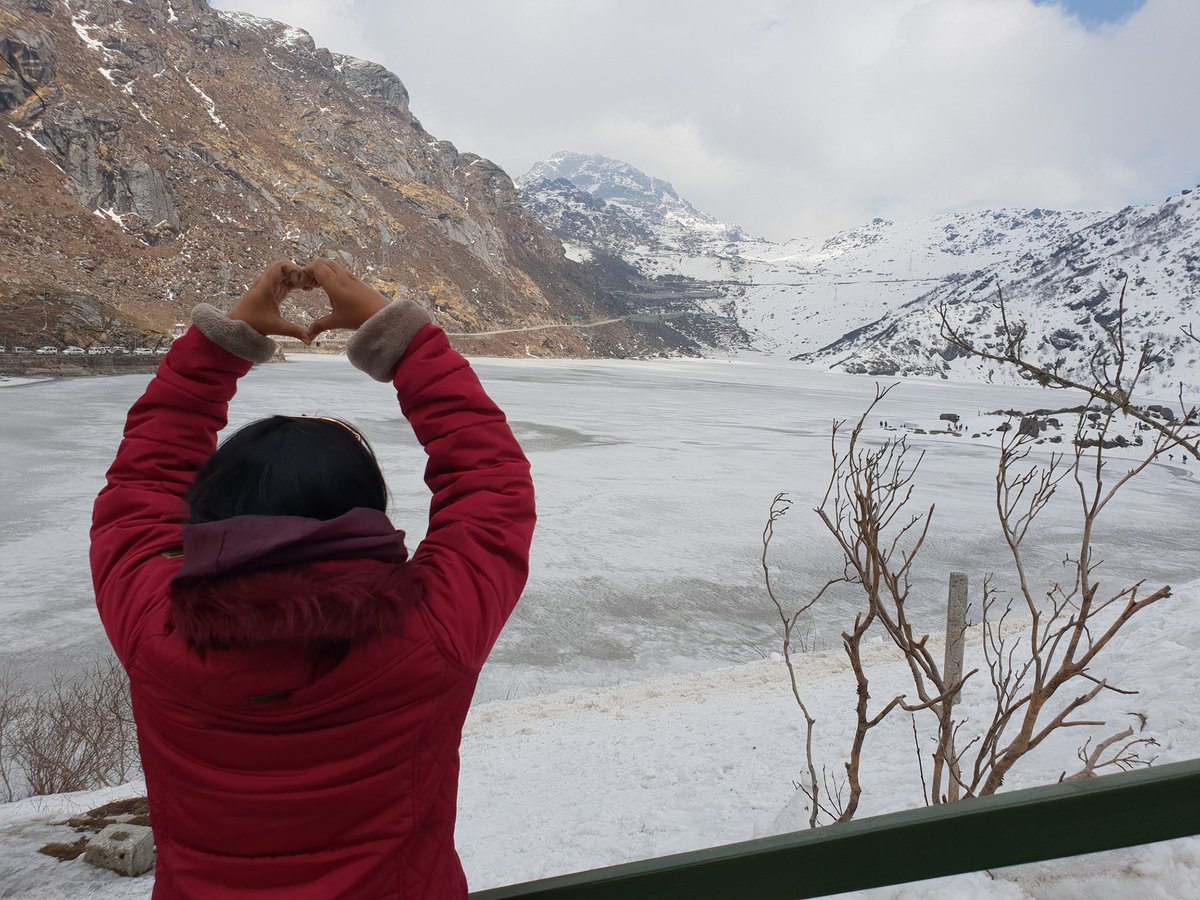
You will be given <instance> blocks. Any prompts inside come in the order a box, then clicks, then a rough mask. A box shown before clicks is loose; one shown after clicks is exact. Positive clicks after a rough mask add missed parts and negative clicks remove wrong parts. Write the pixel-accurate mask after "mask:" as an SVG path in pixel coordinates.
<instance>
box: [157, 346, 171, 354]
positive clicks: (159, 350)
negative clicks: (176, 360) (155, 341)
mask: <svg viewBox="0 0 1200 900" xmlns="http://www.w3.org/2000/svg"><path fill="white" fill-rule="evenodd" d="M170 349H171V348H170V347H158V348H156V349H155V351H154V355H155V356H166V355H167V351H168V350H170Z"/></svg>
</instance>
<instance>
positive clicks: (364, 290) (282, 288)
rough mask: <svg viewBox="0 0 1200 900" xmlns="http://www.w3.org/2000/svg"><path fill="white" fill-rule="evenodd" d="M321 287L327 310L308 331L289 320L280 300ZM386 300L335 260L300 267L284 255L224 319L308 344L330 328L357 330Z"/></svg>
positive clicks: (256, 281)
mask: <svg viewBox="0 0 1200 900" xmlns="http://www.w3.org/2000/svg"><path fill="white" fill-rule="evenodd" d="M315 287H321V288H324V290H325V293H326V294H327V295H328V296H329V305H330V307H331V308H332V311H331V312H330V313H328V314H326V315H324V316H321V317H320V318H319V319H317V320H316V321H315V322H313V323H312V324H311V325H310V326H309V327H308V328H307V329H306V328H303V327H302V326H300V325H297V324H296V323H294V322H289V321H288V320H287V319H285V318H284V317H283V314H282V313H281V312H280V308H279V307H280V304H281V303H282V302H283V300H284V298H286V297H287V295H288V294H289V293H291V292H292V291H293V290H296V289H299V290H303V291H307V290H311V289H313V288H315ZM388 303H389V301H388V298H387V297H385V296H384V295H383V294H381V293H379V292H378V291H376V290H374V289H373V288H370V287H368V286H367V285H365V284H363V282H362V281H360V280H359V279H358V278H356V277H355V276H354V275H352V274H351V273H350V272H348V271H347V270H346V269H345V268H344V267H343V266H342V265H341V264H340V263H337V262H334V261H333V260H331V259H318V260H314V261H313V262H312V263H311V264H309V265H308V266H306V267H304V268H303V269H302V268H300V267H299V266H297V265H296V264H295V263H294V262H292V261H291V260H287V259H281V260H276V261H275V262H273V263H271V264H270V265H269V266H267V268H266V270H265V271H264V272H263V273H262V274H261V275H259V276H258V278H256V279H255V280H254V283H253V284H251V285H250V289H249V290H247V291H246V293H245V294H244V295H243V296H242V298H241V299H240V300H239V301H238V302H237V303H236V304H235V305H234V307H233V309H231V310H230V311H229V318H231V319H238V320H240V321H243V322H245V323H246V324H247V325H249V326H250V327H252V328H253V329H254V330H255V331H257V332H258V333H259V334H262V335H272V334H278V335H288V336H289V337H294V338H298V339H299V340H301V341H303V342H304V343H305V344H311V343H312V341H313V339H314V338H316V337H317V335H319V334H321V333H322V332H324V331H329V330H330V329H332V328H348V329H351V330H353V329H357V328H358V327H359V326H360V325H362V324H363V322H365V321H367V319H369V318H371V316H373V315H374V314H375V313H377V312H379V310H381V309H383V308H384V307H385V306H387V305H388Z"/></svg>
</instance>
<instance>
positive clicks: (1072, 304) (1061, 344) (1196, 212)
mask: <svg viewBox="0 0 1200 900" xmlns="http://www.w3.org/2000/svg"><path fill="white" fill-rule="evenodd" d="M1198 198H1200V193H1197V192H1196V191H1193V190H1185V191H1182V192H1181V193H1179V194H1177V195H1175V196H1172V197H1169V198H1167V199H1166V200H1165V201H1164V202H1163V203H1161V204H1156V205H1150V206H1143V207H1129V208H1126V209H1124V210H1122V211H1120V212H1119V213H1117V214H1115V215H1112V216H1108V217H1106V218H1103V219H1101V220H1100V221H1098V222H1095V223H1093V224H1091V225H1089V226H1088V227H1085V228H1081V229H1079V230H1076V231H1074V232H1072V233H1070V234H1067V235H1065V236H1063V237H1062V238H1060V239H1059V240H1058V241H1057V242H1055V243H1053V244H1052V245H1050V246H1042V247H1041V248H1037V247H1031V248H1029V249H1027V250H1026V251H1025V252H1024V253H1022V254H1021V255H1019V256H1017V257H1015V258H1013V257H1011V256H1010V257H1008V258H1002V259H997V260H995V261H994V262H992V263H990V264H989V265H987V266H986V267H984V268H982V269H981V270H980V271H976V272H972V273H966V274H960V275H956V276H954V277H951V278H948V279H946V280H945V281H944V282H943V283H941V284H938V285H937V286H936V287H934V288H933V290H930V291H928V292H927V293H924V294H922V295H921V296H920V297H917V298H915V299H914V300H912V301H910V302H908V303H906V304H904V305H903V306H901V307H899V308H897V309H894V310H892V311H890V312H888V313H886V314H885V315H883V316H881V317H880V318H879V319H878V320H876V321H873V322H871V323H870V324H868V325H867V326H866V327H864V328H860V329H858V330H856V331H852V332H850V333H847V334H846V335H844V336H843V337H841V338H839V339H838V340H835V341H833V342H831V343H830V344H829V345H828V346H825V347H823V348H821V349H820V350H818V351H817V352H814V353H807V354H803V355H802V356H801V357H800V358H801V359H802V360H804V361H806V362H811V363H816V364H820V365H823V366H829V367H832V368H838V369H842V370H844V371H848V372H859V373H868V374H886V375H923V376H938V377H953V378H959V379H962V378H969V379H971V380H977V379H986V380H992V379H1002V378H1003V379H1006V380H1012V379H1013V378H1014V377H1015V375H1014V373H1011V372H999V371H993V370H992V367H991V365H990V364H986V363H982V362H980V361H977V360H972V359H965V358H961V357H960V356H959V355H958V354H957V353H956V352H955V351H954V349H953V348H950V347H948V346H947V345H946V343H945V341H944V340H943V339H942V338H941V336H940V328H939V325H940V322H939V319H938V316H937V313H936V310H937V309H938V308H939V307H940V306H946V307H948V308H949V310H950V319H951V321H952V322H954V323H955V324H956V325H958V326H960V327H961V328H962V330H963V333H964V334H965V335H967V336H969V337H971V338H973V339H974V340H976V341H977V342H979V343H982V344H984V345H987V346H991V347H997V346H998V340H999V339H998V338H997V337H996V329H997V327H998V324H999V321H998V319H999V315H998V311H997V310H996V308H995V305H994V302H995V299H996V290H997V287H998V286H1001V287H1002V289H1003V291H1004V296H1005V300H1006V302H1007V304H1008V307H1009V311H1010V315H1011V316H1013V317H1015V318H1016V319H1019V320H1024V321H1025V322H1026V323H1027V325H1028V329H1029V334H1030V335H1032V336H1034V337H1032V338H1031V339H1030V341H1029V342H1028V349H1029V352H1030V354H1031V356H1033V357H1035V358H1038V359H1041V360H1043V361H1045V362H1047V363H1057V364H1060V365H1061V366H1063V367H1064V369H1066V370H1068V371H1074V372H1077V373H1079V372H1085V371H1086V366H1087V361H1088V357H1089V355H1090V353H1091V351H1092V349H1093V348H1095V347H1096V346H1097V345H1098V344H1100V343H1102V342H1103V341H1104V340H1105V339H1106V331H1105V329H1106V328H1108V327H1110V326H1112V325H1113V323H1114V322H1115V321H1116V319H1117V315H1118V311H1117V307H1118V302H1119V297H1120V294H1121V290H1122V287H1124V288H1125V307H1126V311H1125V330H1126V340H1127V343H1128V344H1129V345H1131V346H1135V347H1136V346H1140V345H1141V344H1142V343H1143V342H1144V341H1146V340H1149V341H1151V342H1152V343H1153V344H1154V345H1155V346H1156V347H1158V348H1159V349H1160V350H1161V351H1163V356H1162V359H1161V361H1160V362H1159V363H1158V364H1157V365H1156V366H1155V368H1154V370H1153V371H1152V372H1151V373H1150V377H1149V381H1148V382H1147V385H1148V386H1150V385H1152V386H1154V387H1156V388H1158V389H1160V390H1162V391H1164V392H1166V393H1168V394H1173V393H1175V391H1176V390H1177V388H1178V384H1179V382H1181V381H1182V382H1183V383H1184V384H1185V385H1186V386H1187V388H1188V390H1189V391H1195V390H1198V389H1200V343H1197V342H1196V341H1192V340H1190V339H1189V338H1187V336H1186V335H1184V334H1183V332H1182V331H1181V328H1182V327H1185V326H1193V327H1194V326H1195V325H1197V324H1200V305H1198V301H1200V199H1198Z"/></svg>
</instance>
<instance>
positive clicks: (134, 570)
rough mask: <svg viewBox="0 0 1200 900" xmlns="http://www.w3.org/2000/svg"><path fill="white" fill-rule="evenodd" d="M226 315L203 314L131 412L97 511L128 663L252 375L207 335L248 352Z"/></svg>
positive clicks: (112, 608)
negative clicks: (192, 498) (202, 470)
mask: <svg viewBox="0 0 1200 900" xmlns="http://www.w3.org/2000/svg"><path fill="white" fill-rule="evenodd" d="M204 309H207V310H210V311H211V312H210V313H205V312H204V311H203V310H204ZM214 314H215V315H214ZM217 317H220V318H221V319H223V318H224V317H222V316H220V314H219V313H217V311H216V310H215V309H212V307H207V308H198V309H197V312H196V314H195V319H194V321H196V322H197V326H193V327H192V328H190V329H189V330H188V332H187V333H186V334H185V335H183V336H182V337H180V338H179V339H178V340H176V341H175V343H174V344H173V345H172V346H171V349H170V351H169V352H168V353H167V355H166V356H165V357H163V360H162V363H161V364H160V365H159V368H158V372H157V373H156V374H155V376H154V378H153V379H152V380H151V381H150V384H149V386H148V387H147V388H146V392H145V393H144V394H143V395H142V396H141V398H140V399H139V400H138V401H137V402H136V403H134V405H133V407H132V408H131V409H130V411H129V415H128V417H127V419H126V422H125V432H124V438H123V440H122V441H121V445H120V447H119V448H118V450H117V456H116V459H115V460H114V461H113V463H112V466H111V467H109V470H108V474H107V476H106V478H107V483H106V485H105V486H104V488H103V489H102V490H101V491H100V495H99V496H98V497H97V498H96V503H95V507H94V509H93V512H92V530H91V566H92V583H93V585H94V587H95V591H96V605H97V608H98V610H99V612H100V620H101V621H102V622H103V623H104V628H105V631H106V632H107V633H108V637H109V640H110V641H111V642H112V645H113V648H114V649H115V650H116V652H117V656H118V657H119V658H120V659H121V660H122V661H127V659H128V657H129V656H130V655H131V653H132V650H133V646H134V643H135V636H136V633H137V631H138V630H139V623H140V622H141V621H142V619H143V617H144V616H145V615H146V613H147V612H149V611H150V609H151V608H152V607H153V606H154V604H155V602H156V601H161V600H162V598H163V597H165V593H166V591H165V588H166V579H167V577H169V572H170V571H173V569H174V567H173V566H170V565H168V564H166V563H167V561H166V560H163V559H161V557H160V554H162V552H163V551H165V550H170V549H174V548H177V547H179V546H180V543H181V539H182V528H183V523H184V519H185V517H186V514H187V510H186V506H185V504H184V501H183V496H184V494H185V493H186V492H187V490H188V488H189V487H190V486H191V483H192V479H193V477H194V475H195V473H196V470H197V469H198V468H199V467H200V466H201V465H202V464H203V463H204V462H205V461H206V460H207V459H208V458H209V456H211V455H212V453H213V450H215V449H216V444H217V432H219V431H220V430H221V429H222V428H224V427H225V424H226V420H227V412H228V408H229V401H230V399H231V398H232V397H233V395H234V393H235V391H236V390H237V380H238V378H240V377H241V376H242V375H244V374H245V373H246V372H247V371H248V370H249V369H250V364H251V363H250V360H249V359H246V358H243V357H241V356H238V355H236V354H235V353H234V352H230V351H229V350H226V349H223V347H222V346H219V345H218V344H217V343H214V342H213V340H210V339H209V338H208V337H206V336H205V333H204V331H203V330H202V329H206V326H208V325H210V324H211V325H212V327H210V328H208V329H207V330H210V331H212V333H213V335H214V339H215V340H220V341H222V342H223V343H226V344H227V345H229V346H231V347H233V348H234V349H237V350H242V349H243V348H242V346H241V345H239V344H238V343H237V342H236V341H233V342H231V341H228V340H225V337H226V336H225V335H223V334H222V332H223V331H225V332H228V331H229V330H230V326H228V325H226V324H223V323H217V321H216V320H217ZM225 321H226V322H227V321H228V320H225ZM237 324H238V325H240V324H243V323H237ZM246 327H247V328H248V327H249V326H246ZM234 333H236V330H235V331H234ZM272 343H273V342H272ZM259 349H260V351H261V350H262V349H263V348H262V347H260V348H259ZM160 562H161V563H163V564H162V565H160V564H159V563H160ZM147 579H149V580H150V581H152V582H154V583H153V584H150V583H147V581H146V580H147ZM159 581H161V584H158V583H157V582H159ZM160 588H161V590H160ZM159 595H162V596H159Z"/></svg>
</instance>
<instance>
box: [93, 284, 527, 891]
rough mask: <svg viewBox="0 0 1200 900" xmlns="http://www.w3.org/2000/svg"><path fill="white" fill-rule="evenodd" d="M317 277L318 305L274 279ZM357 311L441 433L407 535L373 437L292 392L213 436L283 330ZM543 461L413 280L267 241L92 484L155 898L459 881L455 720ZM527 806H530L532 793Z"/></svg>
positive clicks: (362, 359)
mask: <svg viewBox="0 0 1200 900" xmlns="http://www.w3.org/2000/svg"><path fill="white" fill-rule="evenodd" d="M317 286H319V287H321V288H323V289H324V290H325V292H326V293H327V294H328V296H329V301H330V305H331V312H330V313H329V314H328V315H325V316H323V317H322V318H320V319H318V320H317V321H316V322H314V323H313V325H312V326H311V327H310V328H308V329H304V328H301V327H300V326H299V325H297V324H295V323H292V322H288V321H286V320H285V319H284V318H283V316H282V315H281V313H280V302H281V300H282V299H283V298H284V297H285V296H286V295H287V294H288V292H289V291H291V290H294V289H297V288H307V287H317ZM330 328H345V329H351V330H354V332H355V333H354V334H353V335H352V337H351V339H350V341H349V343H348V346H347V356H348V357H349V359H350V362H351V363H353V364H354V365H355V366H356V367H358V368H359V369H361V370H363V371H364V372H366V373H367V374H368V375H370V376H371V377H373V378H374V379H376V380H378V381H381V382H390V383H391V384H392V385H393V386H394V388H395V390H396V393H397V395H398V398H399V402H400V409H401V411H402V413H403V414H404V416H405V417H406V418H407V419H408V422H409V423H410V425H411V426H412V429H413V431H414V432H415V434H416V437H417V439H418V440H419V441H420V443H421V444H422V445H423V446H424V449H425V452H426V454H427V457H428V459H427V465H426V468H425V481H426V483H427V485H428V487H429V489H430V491H431V492H432V499H431V504H430V512H429V522H428V531H427V534H426V536H425V538H424V540H422V541H421V543H420V545H419V546H418V547H417V548H416V551H415V553H413V555H412V558H411V559H409V558H408V554H407V551H406V549H405V546H404V535H403V532H400V531H397V530H396V529H395V528H394V527H393V526H392V523H391V522H390V521H389V519H388V516H387V513H386V506H387V487H386V484H385V482H384V479H383V476H382V474H381V473H380V469H379V466H378V464H377V462H376V459H375V456H374V454H373V452H372V449H371V446H370V444H369V443H368V442H367V440H366V438H365V437H364V436H363V435H362V434H361V433H359V431H358V430H357V429H355V428H354V427H353V426H351V425H350V424H348V423H346V422H344V421H341V420H339V419H333V418H323V417H316V416H314V417H304V416H273V417H271V418H268V419H265V420H262V421H259V422H255V423H253V424H251V425H248V426H246V427H245V428H242V429H241V430H240V431H238V432H237V433H236V434H234V435H233V436H232V437H229V438H228V439H227V440H225V441H224V442H223V443H222V444H221V446H220V447H217V433H218V432H219V431H221V430H222V428H224V427H225V424H226V416H227V411H228V406H229V402H230V400H231V399H232V398H233V396H234V392H235V390H236V389H237V384H238V379H239V378H240V377H241V376H243V375H245V374H246V373H247V371H248V370H249V369H250V368H251V364H252V363H254V362H263V361H265V360H267V359H270V358H271V357H272V356H273V355H274V353H275V352H276V349H277V348H276V345H275V342H274V341H273V340H271V339H270V337H269V336H270V335H280V334H287V335H292V336H295V337H299V338H301V339H302V340H304V341H306V342H307V341H311V340H312V339H313V338H314V337H315V336H316V335H317V334H320V333H321V332H323V331H325V330H327V329H330ZM534 521H535V510H534V492H533V485H532V481H531V478H530V468H529V463H528V462H527V460H526V458H525V456H524V455H523V453H522V451H521V448H520V446H519V445H518V443H517V441H516V440H515V438H514V437H513V434H512V431H511V430H510V429H509V426H508V425H507V423H506V420H505V416H504V414H503V413H502V412H501V410H500V409H499V408H497V406H496V405H495V404H494V403H493V402H492V401H491V400H490V399H489V397H488V396H487V394H486V393H485V392H484V389H483V387H482V386H481V385H480V382H479V379H478V378H477V377H476V375H475V373H474V372H473V370H472V369H471V366H470V365H469V364H468V362H467V361H466V360H465V359H464V358H463V357H462V356H460V355H459V354H458V353H457V352H455V351H454V350H453V349H452V348H451V346H450V344H449V342H448V340H447V338H446V335H445V333H444V332H443V331H442V330H441V329H440V328H438V327H437V326H436V325H434V324H433V323H432V322H431V320H430V317H429V315H428V314H427V313H426V312H425V310H424V309H422V308H421V307H420V306H419V305H418V304H416V303H414V302H412V301H407V300H405V301H398V302H395V303H389V302H388V300H387V299H386V298H385V297H384V296H383V295H381V294H379V293H377V292H375V291H374V290H372V289H371V288H369V287H368V286H367V285H365V284H363V282H361V281H360V280H359V279H357V278H356V277H354V276H353V275H352V274H350V273H349V272H348V271H346V270H345V269H344V268H343V267H342V266H340V265H339V264H337V263H335V262H332V261H330V260H318V261H316V262H314V263H312V264H311V265H310V266H308V267H306V268H304V269H300V268H299V267H298V266H296V265H294V264H292V263H290V262H286V261H282V262H278V263H274V264H272V265H271V266H270V267H268V268H267V270H266V271H265V272H264V273H263V274H262V275H261V276H260V277H259V278H258V279H257V280H256V281H255V282H254V284H253V285H252V286H251V287H250V289H249V290H248V291H247V292H246V294H245V296H243V297H242V298H241V300H240V301H239V302H238V303H237V304H236V305H235V306H234V308H233V309H232V310H231V311H230V312H229V313H228V315H223V314H222V313H220V312H219V311H218V310H216V309H215V308H214V307H212V306H208V305H203V304H202V305H200V306H198V307H196V309H195V311H194V312H193V314H192V325H191V327H190V328H189V329H188V330H187V332H186V333H185V334H184V335H183V336H182V337H180V338H178V339H177V340H176V341H175V343H174V344H173V345H172V347H171V349H170V351H169V352H168V353H167V354H166V356H165V357H163V360H162V363H161V365H160V366H159V368H158V371H157V374H156V375H155V376H154V378H153V379H152V380H151V382H150V384H149V386H148V387H147V388H146V391H145V393H144V394H143V395H142V397H141V398H140V399H139V400H138V401H137V402H136V403H135V404H134V405H133V408H132V409H131V410H130V412H129V416H128V420H127V422H126V425H125V431H124V438H123V440H122V441H121V444H120V448H119V450H118V451H117V455H116V460H115V461H114V462H113V464H112V467H111V468H110V469H109V470H108V475H107V484H106V485H105V487H104V488H103V490H102V491H101V492H100V495H99V497H98V498H97V499H96V503H95V510H94V519H93V527H92V542H91V565H92V574H93V579H94V583H95V590H96V602H97V605H98V608H99V612H100V618H101V620H102V622H103V624H104V628H105V630H106V632H107V634H108V638H109V640H110V641H111V642H112V645H113V647H114V649H115V651H116V653H117V656H118V658H119V659H120V661H121V663H122V664H123V665H124V667H125V669H126V670H127V672H128V673H129V678H130V684H131V689H132V697H133V709H134V716H135V718H136V722H137V728H138V740H139V745H140V749H141V758H142V766H143V769H144V772H145V778H146V790H147V794H148V799H149V806H150V819H151V825H152V827H153V829H154V839H155V843H156V846H157V871H156V876H155V888H154V894H153V896H154V897H155V898H176V897H188V898H190V897H202V898H221V897H238V898H283V897H287V898H290V900H307V898H332V897H353V898H378V897H404V898H425V897H436V898H450V897H465V896H466V894H467V886H466V878H465V876H464V873H463V869H462V866H461V864H460V862H459V858H458V855H457V852H456V850H455V846H454V822H455V813H456V802H457V792H458V775H459V757H458V752H459V741H460V738H461V732H462V727H463V722H464V719H465V718H466V715H467V710H468V707H469V705H470V701H471V697H472V694H473V693H474V690H475V685H476V681H477V679H478V677H479V672H480V668H481V667H482V665H483V663H484V660H485V659H486V658H487V656H488V654H489V652H490V651H491V648H492V645H493V644H494V642H495V641H496V639H497V636H498V635H499V633H500V630H501V628H502V627H503V625H504V623H505V620H506V619H507V618H508V616H509V614H510V613H511V612H512V610H513V607H514V606H515V604H516V603H517V600H518V598H519V596H520V594H521V591H522V590H523V587H524V584H525V581H526V577H527V574H528V566H529V548H530V542H531V540H532V535H533V529H534ZM514 812H515V811H514Z"/></svg>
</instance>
